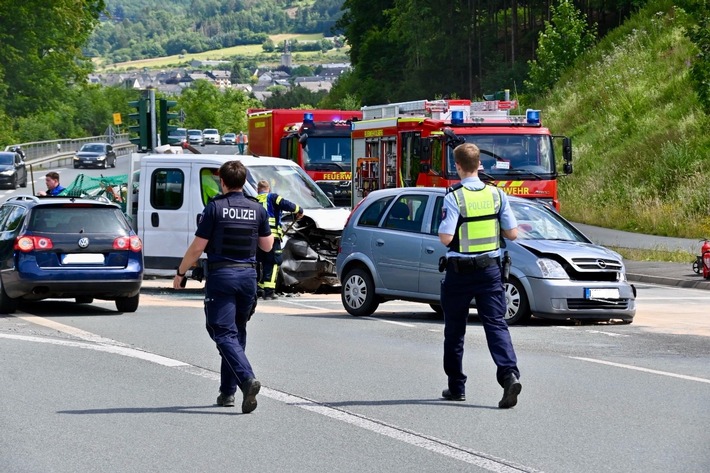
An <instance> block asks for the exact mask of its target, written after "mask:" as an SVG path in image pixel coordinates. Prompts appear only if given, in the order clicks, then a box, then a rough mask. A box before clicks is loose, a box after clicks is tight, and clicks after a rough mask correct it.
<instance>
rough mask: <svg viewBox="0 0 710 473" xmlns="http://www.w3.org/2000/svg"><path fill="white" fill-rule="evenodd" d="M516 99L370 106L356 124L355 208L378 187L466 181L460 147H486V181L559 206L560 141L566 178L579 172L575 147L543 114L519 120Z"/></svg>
mask: <svg viewBox="0 0 710 473" xmlns="http://www.w3.org/2000/svg"><path fill="white" fill-rule="evenodd" d="M516 107H517V103H516V101H510V100H492V101H486V102H474V103H472V102H471V101H470V100H433V101H429V100H418V101H412V102H402V103H393V104H386V105H378V106H368V107H363V108H362V111H363V120H362V121H359V122H356V123H353V131H352V149H353V156H354V159H353V187H354V192H353V205H355V204H356V203H357V202H359V201H360V200H361V199H362V198H363V197H364V196H365V195H367V193H368V192H369V191H371V190H374V189H379V188H385V187H401V186H414V185H416V186H425V187H448V186H450V185H452V184H454V183H456V182H458V181H459V177H458V175H457V174H456V167H455V165H454V156H453V148H455V147H456V145H458V144H460V143H464V142H468V143H474V144H476V145H477V146H478V147H479V149H480V150H481V167H480V168H479V170H478V175H479V177H480V178H481V179H482V180H484V181H487V182H492V183H494V184H495V185H497V186H498V187H500V188H501V189H502V190H504V191H505V192H506V193H508V194H511V195H517V196H520V197H528V198H535V199H541V200H544V201H547V202H549V203H550V204H552V205H554V206H555V208H557V209H559V200H558V195H557V177H558V176H559V175H560V174H559V173H558V171H557V161H556V159H555V157H556V156H555V149H554V147H553V139H561V141H562V146H561V148H562V157H563V165H562V172H563V174H570V173H572V144H571V140H570V139H569V138H567V137H564V136H554V137H553V135H552V134H550V131H549V130H548V129H547V128H544V127H543V126H542V124H541V122H540V111H539V110H528V111H527V112H526V115H525V116H513V115H510V114H509V111H510V109H512V108H516Z"/></svg>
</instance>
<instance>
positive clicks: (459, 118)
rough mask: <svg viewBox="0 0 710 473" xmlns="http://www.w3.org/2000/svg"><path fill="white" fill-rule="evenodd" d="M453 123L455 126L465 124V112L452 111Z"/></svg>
mask: <svg viewBox="0 0 710 473" xmlns="http://www.w3.org/2000/svg"><path fill="white" fill-rule="evenodd" d="M451 123H452V124H453V125H456V124H460V123H463V110H452V111H451Z"/></svg>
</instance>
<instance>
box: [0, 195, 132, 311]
mask: <svg viewBox="0 0 710 473" xmlns="http://www.w3.org/2000/svg"><path fill="white" fill-rule="evenodd" d="M142 282H143V245H142V242H141V240H140V238H138V236H136V234H135V233H134V232H133V230H132V229H131V226H130V225H129V224H128V222H127V221H126V219H125V217H124V215H123V213H122V212H121V209H120V208H119V207H118V206H117V205H115V204H111V203H109V202H107V201H106V202H102V201H97V200H91V199H79V198H66V197H45V198H39V197H34V196H16V197H11V198H9V199H8V200H7V201H5V202H4V203H3V204H2V206H0V313H5V314H7V313H12V312H13V311H15V310H16V308H17V305H18V303H19V302H20V301H21V300H41V299H47V298H62V299H75V300H76V302H77V303H87V304H88V303H91V302H93V300H94V299H105V300H113V301H115V303H116V308H117V309H118V310H119V311H120V312H135V311H136V309H138V302H139V297H140V288H141V284H142Z"/></svg>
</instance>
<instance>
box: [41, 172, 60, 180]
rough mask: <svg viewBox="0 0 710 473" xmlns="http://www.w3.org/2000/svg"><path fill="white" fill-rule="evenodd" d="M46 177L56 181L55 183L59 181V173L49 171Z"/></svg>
mask: <svg viewBox="0 0 710 473" xmlns="http://www.w3.org/2000/svg"><path fill="white" fill-rule="evenodd" d="M44 177H49V178H52V179H54V180H55V181H59V173H58V172H54V171H49V172H48V173H47V174H45V175H44Z"/></svg>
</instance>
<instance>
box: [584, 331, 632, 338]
mask: <svg viewBox="0 0 710 473" xmlns="http://www.w3.org/2000/svg"><path fill="white" fill-rule="evenodd" d="M585 332H587V333H601V334H602V335H606V336H608V337H629V336H630V335H626V334H624V333H615V332H603V331H601V330H585Z"/></svg>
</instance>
